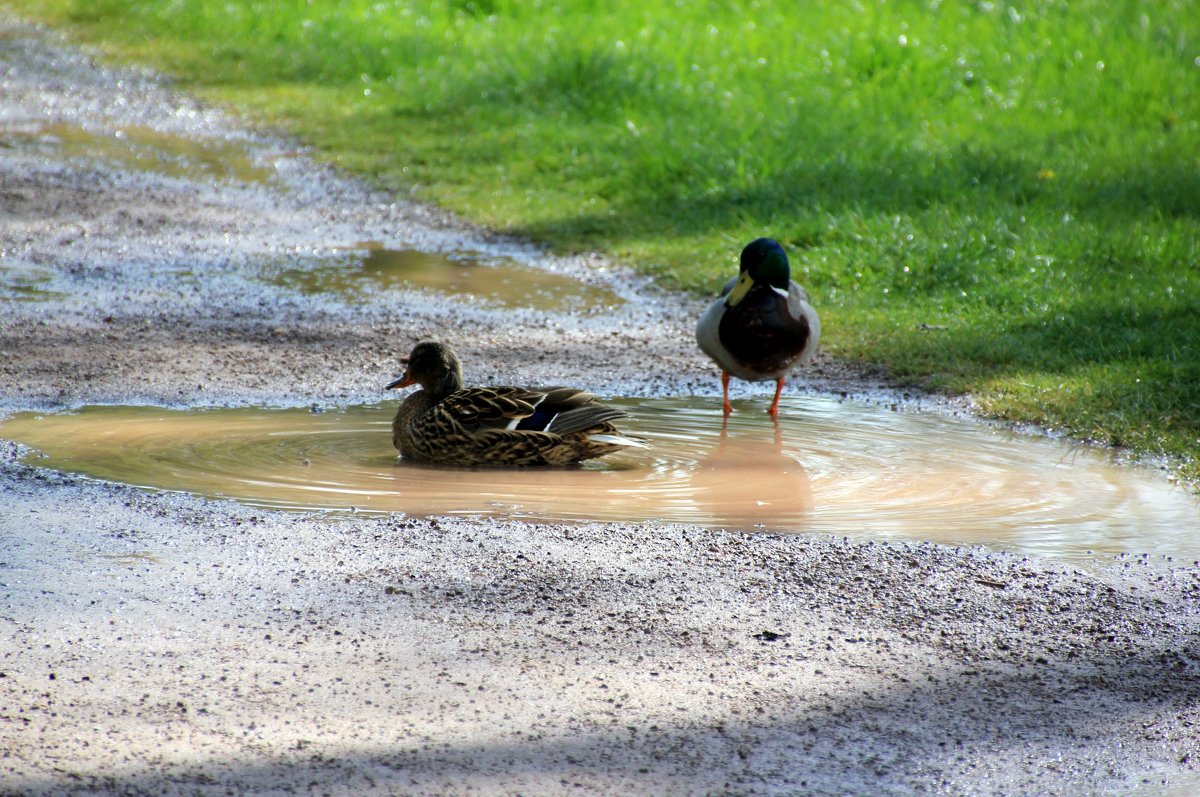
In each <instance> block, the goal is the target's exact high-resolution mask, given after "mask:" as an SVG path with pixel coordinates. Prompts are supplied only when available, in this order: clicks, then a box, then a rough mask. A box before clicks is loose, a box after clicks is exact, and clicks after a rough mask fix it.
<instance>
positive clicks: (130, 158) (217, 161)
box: [0, 123, 274, 182]
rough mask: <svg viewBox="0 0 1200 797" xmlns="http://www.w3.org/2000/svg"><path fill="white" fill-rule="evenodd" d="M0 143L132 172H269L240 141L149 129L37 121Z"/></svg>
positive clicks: (252, 177)
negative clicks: (191, 136) (91, 126)
mask: <svg viewBox="0 0 1200 797" xmlns="http://www.w3.org/2000/svg"><path fill="white" fill-rule="evenodd" d="M0 147H3V148H7V149H18V150H22V151H26V152H32V153H35V154H44V155H46V156H52V157H54V158H87V159H90V160H99V161H105V162H108V163H111V164H114V165H116V166H119V167H122V168H125V169H132V170H136V171H152V172H157V173H159V174H166V175H168V176H171V177H217V178H221V179H229V180H239V181H242V182H264V181H266V180H268V179H270V178H271V176H272V175H273V174H274V170H273V169H272V168H271V167H270V166H267V165H264V164H262V163H260V162H259V161H258V159H257V158H255V157H254V156H253V155H252V154H251V150H250V148H249V147H248V146H246V145H244V144H239V143H237V142H234V141H224V140H220V139H195V138H188V137H184V136H178V135H173V134H171V133H164V132H162V131H159V130H151V129H150V128H148V127H116V128H103V129H92V128H85V127H81V126H79V125H71V124H62V123H56V124H38V125H33V126H25V127H21V128H17V129H9V130H0Z"/></svg>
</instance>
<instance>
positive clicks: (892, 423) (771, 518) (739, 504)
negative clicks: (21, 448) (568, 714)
mask: <svg viewBox="0 0 1200 797" xmlns="http://www.w3.org/2000/svg"><path fill="white" fill-rule="evenodd" d="M614 403H617V404H619V405H621V406H624V407H626V408H627V409H628V410H629V412H630V413H631V414H632V416H633V417H632V418H631V419H630V421H628V422H627V423H626V424H625V426H626V427H627V428H628V430H629V431H630V432H632V433H635V434H637V435H640V436H642V437H644V438H646V439H647V440H648V441H649V442H650V443H651V444H652V448H651V449H650V450H648V451H629V452H624V453H621V454H618V455H614V456H611V457H609V458H607V459H605V460H601V461H597V462H592V463H588V464H587V465H586V466H585V467H584V468H581V469H577V470H536V469H534V470H492V469H448V468H432V467H422V466H415V465H411V464H407V463H404V462H399V463H397V462H396V458H395V452H394V451H393V450H392V448H391V443H390V422H391V416H392V413H393V411H394V407H395V405H394V404H391V403H389V404H386V405H379V406H368V407H347V408H342V409H336V410H329V411H326V412H312V411H310V410H301V409H283V410H267V409H255V408H244V409H213V410H192V411H177V410H165V409H160V408H151V407H86V408H83V409H81V410H79V411H77V412H72V413H63V414H53V415H46V414H34V413H24V414H20V415H17V416H14V417H12V418H10V419H8V420H6V421H4V422H2V423H0V436H3V437H5V438H8V439H13V440H17V441H20V442H22V443H24V444H26V445H28V446H30V447H32V448H33V449H36V453H33V454H31V455H30V456H29V457H28V459H27V461H28V462H30V463H31V464H38V465H44V466H47V467H53V468H57V469H61V470H67V471H73V472H79V473H84V474H87V475H89V476H93V477H96V478H101V479H108V480H114V481H119V482H126V483H130V484H136V485H141V486H145V487H151V488H158V489H167V490H182V491H187V492H191V493H197V494H201V495H207V496H224V497H229V498H234V499H237V500H239V501H243V502H246V503H249V504H252V505H256V506H263V507H273V508H283V509H293V510H333V511H345V510H349V509H350V508H352V507H353V508H354V509H356V510H357V511H362V512H373V513H406V514H409V515H417V516H424V515H459V516H488V515H497V516H503V517H512V518H527V519H537V520H548V521H584V520H615V521H640V520H646V519H653V520H659V521H681V522H688V523H697V524H700V525H704V526H709V527H724V528H731V529H744V530H756V529H761V530H771V531H807V532H824V533H831V534H851V535H864V534H865V535H871V536H876V537H885V538H906V539H914V540H934V541H937V542H943V543H950V544H968V545H970V544H979V543H983V544H987V545H989V546H992V547H995V548H999V549H1003V550H1009V551H1016V552H1026V553H1034V554H1039V555H1050V556H1056V557H1066V558H1086V557H1087V556H1088V555H1089V554H1090V553H1091V552H1093V551H1094V552H1096V553H1108V554H1111V553H1122V552H1130V553H1151V554H1164V555H1174V556H1179V557H1189V558H1200V502H1198V501H1197V499H1196V498H1195V497H1193V496H1191V495H1189V494H1188V493H1186V492H1185V491H1183V490H1180V489H1177V488H1173V487H1172V486H1170V485H1169V484H1167V483H1166V482H1165V481H1164V480H1163V479H1162V478H1161V477H1159V476H1158V475H1157V474H1155V473H1153V472H1152V471H1149V470H1146V469H1142V468H1138V467H1130V466H1126V465H1122V466H1118V465H1116V464H1113V463H1112V462H1110V461H1109V459H1108V458H1107V457H1105V456H1104V455H1103V454H1102V453H1100V452H1096V451H1091V450H1086V449H1080V448H1077V447H1072V446H1068V445H1065V444H1060V443H1056V442H1053V441H1049V440H1044V439H1038V438H1031V437H1026V436H1020V435H1015V434H1012V433H1007V432H1004V431H998V430H995V429H991V428H989V427H986V426H981V425H978V424H975V423H972V422H968V421H960V420H956V419H952V418H944V417H940V416H934V415H927V414H921V413H904V412H892V411H889V410H887V409H885V408H881V407H879V406H875V405H870V404H865V403H858V402H853V401H839V400H836V399H833V398H828V397H821V396H804V397H799V398H791V399H786V400H785V404H784V407H783V412H782V417H781V418H780V421H779V423H778V425H774V424H772V423H771V421H770V419H769V418H767V417H766V416H765V415H764V414H763V413H761V409H762V407H760V406H759V403H758V402H753V401H748V402H746V403H745V404H744V405H741V406H740V407H739V411H738V412H736V413H735V414H734V415H733V416H732V418H731V419H730V421H729V423H728V425H727V426H724V427H723V425H722V419H721V415H720V412H719V409H718V406H719V401H718V400H714V399H708V398H705V399H696V398H673V399H672V398H667V399H643V400H637V401H634V400H617V401H614Z"/></svg>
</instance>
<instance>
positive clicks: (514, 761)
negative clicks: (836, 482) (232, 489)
mask: <svg viewBox="0 0 1200 797" xmlns="http://www.w3.org/2000/svg"><path fill="white" fill-rule="evenodd" d="M0 20H2V21H0V142H2V143H0V175H2V182H0V254H2V256H3V258H2V259H0V319H2V322H3V323H0V411H3V412H10V411H15V410H20V409H61V408H67V407H72V406H77V405H79V404H84V403H96V402H116V403H131V402H138V403H152V404H162V405H172V406H175V405H185V406H211V405H217V404H276V405H290V404H300V405H304V404H309V403H348V402H366V401H376V400H379V398H380V393H379V388H380V386H381V385H382V384H383V382H385V381H386V380H387V379H388V378H389V377H391V376H392V375H393V374H394V373H395V369H396V360H397V358H398V357H399V356H401V355H402V354H404V353H406V352H407V351H408V349H409V348H410V347H411V344H412V342H413V341H414V340H416V339H419V338H424V337H439V338H442V339H445V340H448V341H449V342H451V343H452V344H454V345H455V346H456V347H457V348H458V349H460V351H461V352H462V353H463V355H464V359H465V360H466V362H467V368H468V377H469V378H470V379H472V381H478V382H491V381H505V382H521V381H528V382H538V383H546V382H572V383H576V384H580V385H583V386H586V387H589V388H591V389H593V390H596V391H597V392H600V393H602V394H606V395H632V396H647V397H650V396H656V395H678V394H684V393H690V394H700V395H713V396H716V395H717V391H718V389H719V388H718V385H717V384H716V379H715V378H714V375H713V373H712V370H711V367H710V366H709V365H708V364H707V363H706V362H705V361H704V360H703V359H702V357H701V356H700V355H699V354H698V353H697V352H696V351H695V349H694V346H693V344H692V342H691V338H690V326H691V323H692V319H694V318H695V317H696V314H697V312H698V309H699V308H700V307H701V306H702V304H703V302H702V301H699V300H696V299H691V298H681V297H678V296H674V295H671V294H668V293H665V292H662V291H659V290H657V289H655V288H654V287H653V286H651V285H648V284H646V283H645V282H644V281H643V280H641V279H639V278H637V277H635V276H633V275H632V274H630V273H629V272H627V271H624V270H623V269H622V268H620V267H619V266H618V265H616V264H612V263H609V262H607V261H605V260H604V259H602V258H599V257H597V256H593V255H588V254H583V255H578V256H570V257H550V256H546V255H544V254H542V253H540V252H538V251H537V250H536V249H534V248H533V247H531V246H529V245H527V244H525V243H522V242H517V241H510V240H506V239H502V238H499V237H497V236H494V235H491V234H489V233H487V231H483V230H478V229H473V228H471V227H469V226H467V225H464V224H461V223H460V222H458V221H457V220H455V219H453V218H450V217H448V216H446V215H444V214H441V213H438V212H436V211H431V210H429V209H427V208H422V207H419V206H416V205H412V204H410V203H408V202H406V201H404V200H403V199H402V198H397V197H392V196H387V195H382V194H380V193H378V192H375V191H373V190H371V189H370V188H368V187H365V186H363V185H361V184H359V183H356V182H354V181H352V180H349V179H347V178H345V177H343V176H341V175H339V174H337V173H336V172H335V171H333V170H331V169H329V168H327V167H323V166H320V165H317V164H316V163H314V162H313V160H312V159H311V158H310V157H309V156H308V155H307V154H305V153H303V152H298V151H297V150H296V148H295V146H294V145H293V144H291V143H290V142H287V141H286V140H283V139H280V138H276V137H272V136H270V135H267V134H264V133H262V132H261V131H256V130H254V128H253V127H252V126H250V125H248V124H246V123H244V122H242V121H239V120H237V119H233V118H230V117H229V116H227V115H225V114H222V113H219V112H216V111H214V110H212V109H209V108H205V107H204V106H202V105H200V104H198V103H197V102H195V101H194V100H191V99H189V98H187V97H184V96H181V95H179V94H176V93H173V92H172V91H171V90H170V89H169V87H166V86H164V85H163V84H162V83H161V82H160V81H159V80H158V79H157V78H155V77H154V76H153V75H148V74H144V73H137V72H132V71H125V70H122V71H115V70H109V69H104V68H100V67H97V66H96V65H95V64H94V63H92V62H91V61H89V60H88V59H87V58H86V57H85V56H83V55H80V54H79V53H78V51H75V50H73V49H71V48H69V47H66V46H64V45H63V44H61V43H60V42H58V41H57V40H56V39H55V38H54V37H53V36H52V35H50V34H47V33H44V32H39V31H36V30H34V29H33V28H30V27H29V26H26V25H23V24H20V23H17V22H14V21H12V20H11V19H5V18H3V17H0ZM55 126H58V127H55ZM63 130H81V131H84V132H85V133H86V134H88V135H94V136H97V137H100V138H102V139H103V138H112V137H115V136H116V133H118V132H122V131H123V132H124V135H130V136H135V135H138V131H144V130H151V131H155V132H158V133H163V134H170V135H172V136H179V137H181V138H180V140H181V141H183V142H193V143H192V144H191V145H189V146H198V147H200V148H201V151H212V150H215V149H216V148H217V147H218V145H219V146H220V147H228V146H234V147H236V148H238V151H240V152H244V153H246V157H247V158H249V159H250V160H251V161H252V162H253V163H254V164H255V165H256V167H258V168H259V169H261V170H262V171H263V172H264V173H265V174H268V175H269V177H267V179H265V180H262V181H251V182H247V181H244V180H238V179H231V178H230V177H229V176H228V175H226V174H223V173H221V172H220V171H217V172H216V173H214V172H212V171H211V170H204V169H200V168H195V167H193V166H191V165H189V164H190V161H189V156H187V155H179V156H178V160H179V163H180V168H179V169H178V170H177V171H176V172H174V173H169V174H164V173H162V172H161V170H143V169H138V168H136V165H137V164H136V162H134V163H132V165H131V161H130V160H128V159H121V158H116V159H113V158H109V159H101V160H96V159H94V158H89V157H83V156H79V155H78V154H73V153H72V152H70V151H68V148H66V147H64V146H62V145H61V141H60V139H61V137H62V132H61V131H63ZM55 131H58V132H57V133H56V132H55ZM56 136H57V138H56ZM196 142H199V143H196ZM181 146H182V145H181ZM205 147H207V148H208V150H205V149H204V148H205ZM179 151H180V152H184V153H187V152H192V150H189V149H188V148H187V147H183V149H181V150H179ZM156 162H161V159H160V161H156ZM363 241H379V242H381V243H383V244H384V245H386V246H388V247H392V248H409V247H416V248H423V249H428V250H432V251H461V250H472V251H479V252H484V253H487V254H498V255H506V256H513V257H518V258H520V259H522V260H526V261H529V262H531V263H533V264H534V265H537V266H539V267H543V268H549V269H554V270H559V271H563V272H565V273H569V274H575V275H578V276H579V277H580V278H581V279H586V280H591V281H596V282H598V283H600V284H604V285H606V286H608V287H611V288H612V289H613V290H615V291H617V292H618V293H619V294H620V295H621V296H623V297H624V298H625V303H624V304H623V305H622V306H621V307H619V308H616V309H614V310H612V311H611V312H608V313H594V312H590V311H589V310H588V309H587V308H572V307H565V308H563V309H562V311H561V312H555V313H547V312H533V311H522V312H512V311H506V310H498V309H495V308H490V307H487V306H481V305H479V304H477V303H471V302H456V301H447V300H430V298H429V297H428V296H423V295H420V294H416V293H413V294H410V295H403V294H400V295H380V296H378V297H372V300H371V301H370V302H369V303H368V302H355V301H353V300H350V299H346V298H339V297H331V296H305V295H303V294H300V293H296V292H292V291H288V290H286V289H284V288H281V287H279V286H278V285H276V284H273V283H272V282H271V281H270V280H269V279H266V278H264V274H265V273H266V270H269V268H270V266H271V264H277V263H279V262H281V261H283V262H289V263H294V262H311V261H312V260H314V259H321V258H328V257H336V256H339V254H340V253H341V252H343V251H344V248H345V247H351V246H355V245H357V244H360V243H362V242H363ZM30 286H32V287H30ZM809 376H810V381H809V382H808V384H807V385H803V386H802V385H797V386H796V387H795V388H793V389H820V390H835V391H840V392H846V393H850V394H855V395H870V396H874V397H876V398H877V399H878V400H884V401H897V400H904V399H903V394H902V393H900V392H898V391H895V390H893V389H892V388H889V387H888V386H887V385H886V384H884V383H883V382H882V376H881V375H878V374H864V373H862V372H859V371H855V370H853V369H850V368H847V367H846V366H844V365H842V364H839V363H837V362H835V361H832V360H829V359H828V358H823V359H822V360H820V361H819V362H818V363H817V365H816V366H815V368H814V369H813V370H812V372H810V374H809ZM740 389H741V390H744V391H745V392H747V393H749V392H752V391H756V390H758V389H757V388H750V387H746V386H741V387H740ZM767 390H768V388H762V391H767ZM765 395H766V392H764V396H765ZM908 401H909V402H910V403H915V404H919V405H920V406H924V407H927V408H929V409H931V410H936V411H964V410H965V408H966V405H964V404H962V403H955V402H951V401H948V400H942V399H938V398H936V397H910V398H909V399H908ZM19 454H20V452H19V451H18V448H17V447H16V446H14V445H12V444H10V443H3V442H0V492H2V494H3V500H2V501H0V792H3V793H20V794H26V793H55V794H172V793H180V794H182V793H186V794H224V793H230V792H232V793H245V792H264V793H268V792H269V793H300V792H303V793H338V794H360V793H394V794H564V793H580V794H763V795H767V794H780V795H783V794H885V795H888V794H895V795H910V794H980V795H992V794H995V795H1017V794H1047V795H1050V794H1060V795H1083V794H1104V793H1114V794H1129V793H1139V794H1167V793H1173V794H1180V795H1182V794H1192V793H1196V792H1197V791H1200V774H1197V764H1198V763H1200V758H1198V756H1200V733H1198V731H1200V726H1198V723H1200V644H1198V643H1200V623H1198V621H1197V611H1196V609H1197V605H1198V599H1200V567H1197V565H1196V564H1195V563H1192V562H1186V563H1185V562H1168V561H1162V560H1154V561H1152V560H1150V559H1148V558H1145V557H1138V556H1126V557H1121V558H1118V559H1116V560H1113V561H1110V562H1098V563H1096V564H1095V565H1094V566H1091V567H1088V568H1086V569H1081V568H1080V567H1077V566H1069V565H1065V564H1061V563H1054V562H1045V561H1037V560H1030V559H1023V558H1018V557H1013V556H1007V555H1004V554H1002V553H995V552H988V551H984V550H982V549H950V548H945V547H939V546H935V545H928V544H925V545H915V544H903V543H895V544H892V543H881V542H866V541H859V540H855V539H853V538H852V537H844V538H843V537H812V536H805V535H796V536H766V535H744V534H733V533H724V532H720V531H710V530H702V529H696V528H690V527H684V526H670V525H661V524H653V523H644V524H580V525H563V526H549V525H536V524H527V523H521V522H515V521H505V520H493V521H481V520H462V519H457V520H456V519H453V518H441V519H416V518H407V517H403V516H399V515H397V516H393V517H390V518H362V517H356V516H353V515H322V514H313V515H299V514H287V513H276V512H269V511H264V510H259V509H254V508H251V507H247V506H243V505H239V504H234V503H231V502H221V501H208V500H202V499H197V498H193V497H189V496H186V495H180V494H170V493H150V492H145V491H141V490H137V489H135V488H131V487H125V486H121V485H112V484H104V483H96V482H93V481H89V480H86V479H82V478H79V477H74V476H70V475H64V474H58V473H54V472H50V471H45V470H40V469H37V468H34V467H30V466H27V465H24V464H21V461H20V458H19ZM852 532H853V530H852V529H847V533H848V534H852Z"/></svg>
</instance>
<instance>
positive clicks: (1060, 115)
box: [8, 0, 1200, 477]
mask: <svg viewBox="0 0 1200 797" xmlns="http://www.w3.org/2000/svg"><path fill="white" fill-rule="evenodd" d="M8 4H9V5H10V6H12V7H13V8H15V9H17V10H18V11H21V12H24V13H26V14H29V15H32V16H35V17H38V18H42V19H46V20H49V21H51V22H53V23H55V24H59V25H62V26H64V27H65V28H67V29H68V30H70V31H71V32H72V33H73V34H74V35H75V36H77V37H78V38H79V39H81V40H84V41H89V42H93V43H97V44H99V45H101V46H102V47H103V48H105V49H106V50H107V51H108V52H109V53H111V54H112V55H114V56H116V57H120V58H124V59H132V60H137V61H142V62H146V63H150V64H152V65H154V66H157V67H159V68H162V69H165V70H167V71H169V72H171V73H173V74H174V75H176V76H177V77H178V78H179V80H180V81H181V82H182V83H183V85H184V86H186V87H188V88H189V89H192V90H195V91H197V92H199V93H201V94H203V95H204V96H206V97H208V98H210V99H215V100H217V101H220V102H225V103H229V104H232V105H234V106H237V107H239V108H241V109H243V110H248V111H249V112H251V113H252V114H254V115H256V116H257V117H259V118H260V119H263V120H265V121H268V122H270V123H273V124H277V125H281V126H283V127H285V128H286V129H288V130H289V131H291V132H293V133H294V134H296V135H297V136H299V137H301V138H303V139H304V140H306V141H308V142H309V143H311V144H312V145H314V146H315V147H317V148H318V149H319V150H320V151H321V152H322V153H323V154H324V155H325V156H326V157H328V158H329V159H331V160H333V161H336V162H339V163H341V164H342V165H344V166H346V167H347V168H350V169H353V170H355V171H358V172H360V173H364V174H367V175H369V176H371V177H372V178H373V179H375V180H377V181H378V182H379V183H381V184H383V185H385V186H387V187H390V188H393V189H395V190H398V191H401V192H405V193H408V192H410V191H411V192H413V193H414V194H415V195H416V196H417V197H418V198H420V199H423V200H427V201H430V202H435V203H438V204H440V205H443V206H445V207H448V208H451V209H453V210H455V211H458V212H460V213H462V214H464V215H466V216H468V217H470V218H472V219H474V220H477V221H480V222H483V223H486V224H489V225H491V226H493V227H494V228H496V229H499V230H502V231H505V232H511V233H515V234H518V235H524V236H528V237H531V238H534V239H537V240H540V241H543V242H546V243H547V244H549V245H550V246H552V247H555V248H557V249H559V250H571V249H599V250H602V251H605V252H607V253H609V254H611V255H613V256H615V257H617V258H620V259H622V260H624V261H626V262H629V263H631V264H633V265H636V266H638V267H640V268H642V269H644V270H645V271H647V272H648V273H650V274H653V275H655V276H656V277H658V278H659V279H661V280H663V281H664V282H666V283H668V284H671V285H676V286H680V287H683V288H688V289H712V288H714V287H715V286H716V285H717V284H719V283H720V282H721V281H722V279H723V278H724V277H725V276H727V275H728V274H730V273H732V270H733V269H734V268H735V265H734V264H735V258H736V254H737V251H738V250H739V249H740V247H741V245H742V244H743V243H744V242H745V241H747V240H749V239H751V238H753V237H756V236H758V235H764V234H766V235H772V236H774V237H776V238H778V239H780V240H781V241H783V242H784V243H785V244H786V246H787V247H788V248H789V249H790V250H791V253H792V259H793V268H794V271H795V276H796V277H797V279H799V280H801V281H802V282H804V283H805V284H806V285H807V286H808V287H809V289H810V292H811V293H812V294H813V295H814V299H815V300H816V302H817V304H818V307H819V310H820V312H821V314H822V321H823V331H824V334H825V338H824V342H825V347H826V348H827V349H828V350H830V351H832V352H834V353H836V354H838V355H841V356H843V357H847V358H851V359H858V360H865V361H874V362H881V363H884V364H886V365H887V366H888V367H889V368H890V370H891V372H892V374H893V375H894V376H895V377H897V378H899V379H902V380H911V381H913V382H916V383H920V384H924V385H927V386H932V387H935V388H940V389H945V390H950V391H970V392H972V393H973V394H975V395H976V396H977V397H978V398H979V399H980V401H981V404H982V406H983V407H984V408H985V409H986V410H987V411H989V412H991V413H994V414H996V415H999V416H1003V417H1008V418H1013V419H1022V420H1029V421H1034V422H1037V423H1042V424H1046V425H1050V426H1053V427H1056V428H1060V429H1064V430H1066V431H1069V432H1070V433H1072V434H1075V435H1078V436H1081V437H1085V438H1091V439H1095V440H1099V441H1105V442H1112V443H1118V444H1122V445H1129V446H1133V447H1136V448H1138V449H1140V450H1143V451H1147V452H1163V453H1168V454H1174V455H1178V456H1182V457H1184V458H1187V459H1189V464H1187V465H1186V466H1185V468H1184V473H1185V475H1188V476H1191V477H1197V476H1200V464H1198V463H1200V456H1198V454H1200V398H1198V397H1200V3H1198V2H1195V1H1193V0H1161V2H1157V3H1144V2H1132V1H1130V0H1071V2H1067V0H1046V1H1044V2H1037V3H1019V4H1010V3H1007V2H1003V0H992V1H991V2H983V1H979V2H951V1H950V0H921V1H920V2H909V1H908V0H892V1H891V2H882V0H880V1H879V2H868V1H867V0H859V2H842V1H841V0H818V1H817V2H809V3H796V2H789V1H788V0H779V1H778V2H774V1H772V0H744V1H743V2H736V0H735V1H732V2H715V0H714V1H713V2H696V3H681V4H678V6H672V5H669V4H665V3H646V2H630V1H629V0H607V1H605V0H555V2H545V1H543V0H511V1H510V0H467V1H465V2H464V1H458V2H455V1H453V0H444V1H443V2H435V1H433V0H431V1H430V2H424V3H420V2H410V1H408V0H391V1H390V2H374V1H371V2H368V0H342V1H341V2H338V1H337V0H311V2H306V1H303V0H293V1H292V2H266V1H265V0H222V1H221V2H203V1H202V0H172V2H155V3H150V2H138V1H135V0H10V2H9V3H8Z"/></svg>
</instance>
